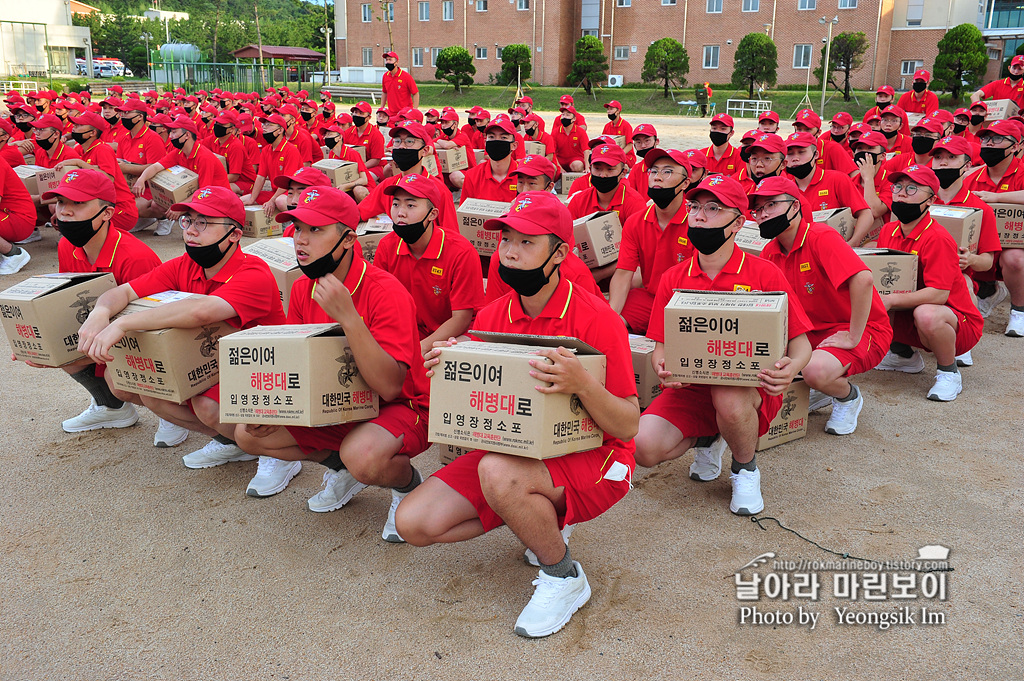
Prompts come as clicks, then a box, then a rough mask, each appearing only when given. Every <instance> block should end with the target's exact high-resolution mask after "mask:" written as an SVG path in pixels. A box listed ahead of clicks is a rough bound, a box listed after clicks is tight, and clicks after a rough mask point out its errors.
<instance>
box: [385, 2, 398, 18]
mask: <svg viewBox="0 0 1024 681" xmlns="http://www.w3.org/2000/svg"><path fill="white" fill-rule="evenodd" d="M394 20H395V3H393V2H389V3H388V16H387V18H386V19H385V20H384V21H387V22H393V21H394Z"/></svg>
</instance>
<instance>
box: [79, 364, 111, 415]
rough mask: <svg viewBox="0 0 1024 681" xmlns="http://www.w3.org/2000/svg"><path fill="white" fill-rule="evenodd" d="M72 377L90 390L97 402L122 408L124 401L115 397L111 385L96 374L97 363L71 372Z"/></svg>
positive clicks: (103, 405) (100, 404)
mask: <svg viewBox="0 0 1024 681" xmlns="http://www.w3.org/2000/svg"><path fill="white" fill-rule="evenodd" d="M71 378H73V379H75V381H76V382H77V383H78V384H79V385H81V386H82V387H83V388H85V389H86V390H87V391H89V395H91V396H92V399H94V400H96V404H98V405H99V406H101V407H108V408H110V409H120V408H121V407H123V406H124V402H122V401H121V400H119V399H117V398H116V397H114V393H112V392H110V386H108V385H107V382H106V381H105V380H103V378H102V377H100V376H97V375H96V365H95V364H90V365H89V366H87V367H85V368H84V369H82V370H81V371H79V372H78V373H77V374H71Z"/></svg>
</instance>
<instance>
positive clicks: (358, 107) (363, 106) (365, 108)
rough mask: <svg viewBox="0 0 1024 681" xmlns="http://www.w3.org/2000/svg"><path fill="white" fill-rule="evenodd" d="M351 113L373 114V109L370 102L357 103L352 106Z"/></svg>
mask: <svg viewBox="0 0 1024 681" xmlns="http://www.w3.org/2000/svg"><path fill="white" fill-rule="evenodd" d="M349 111H362V112H363V113H373V107H372V106H370V103H369V102H356V103H355V104H353V105H352V108H350V109H349Z"/></svg>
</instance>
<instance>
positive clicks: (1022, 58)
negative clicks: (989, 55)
mask: <svg viewBox="0 0 1024 681" xmlns="http://www.w3.org/2000/svg"><path fill="white" fill-rule="evenodd" d="M1018 64H1020V65H1022V66H1024V55H1020V54H1018V55H1016V56H1015V57H1014V58H1013V59H1011V60H1010V66H1016V65H1018Z"/></svg>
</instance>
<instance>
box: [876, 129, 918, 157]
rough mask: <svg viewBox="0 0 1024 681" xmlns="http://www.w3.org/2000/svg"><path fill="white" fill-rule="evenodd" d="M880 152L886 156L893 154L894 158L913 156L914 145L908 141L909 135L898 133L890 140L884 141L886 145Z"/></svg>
mask: <svg viewBox="0 0 1024 681" xmlns="http://www.w3.org/2000/svg"><path fill="white" fill-rule="evenodd" d="M882 151H883V152H884V153H885V154H886V155H888V154H893V155H894V156H899V155H900V154H910V155H911V156H913V155H914V145H913V143H912V142H911V141H910V135H905V134H903V133H902V132H898V133H896V135H895V136H894V137H893V138H892V139H887V140H886V145H885V147H883V148H882Z"/></svg>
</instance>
